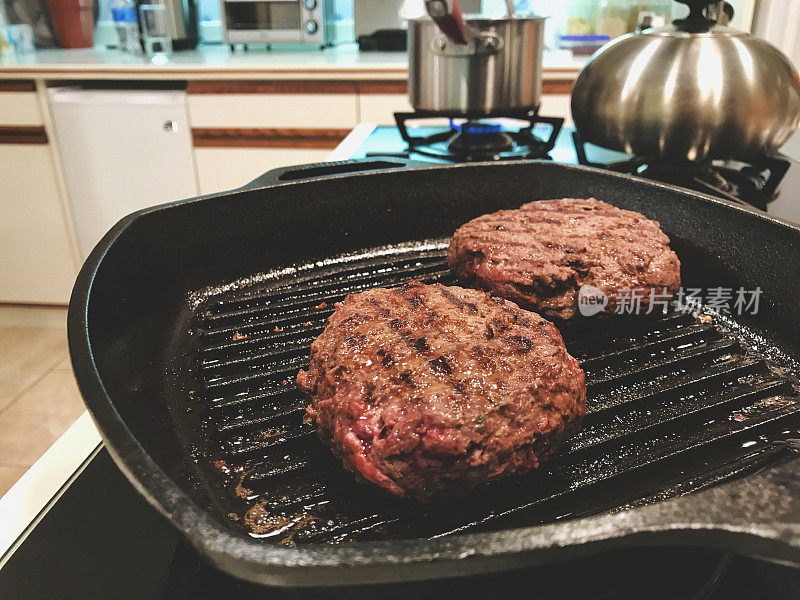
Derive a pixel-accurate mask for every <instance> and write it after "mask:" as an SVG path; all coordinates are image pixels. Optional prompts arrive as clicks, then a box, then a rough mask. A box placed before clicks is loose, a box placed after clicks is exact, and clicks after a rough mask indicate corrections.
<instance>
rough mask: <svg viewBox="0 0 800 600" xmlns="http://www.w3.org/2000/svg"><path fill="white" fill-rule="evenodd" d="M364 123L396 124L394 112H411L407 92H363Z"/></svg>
mask: <svg viewBox="0 0 800 600" xmlns="http://www.w3.org/2000/svg"><path fill="white" fill-rule="evenodd" d="M359 108H360V115H359V116H360V120H361V122H362V123H375V124H376V125H394V124H395V120H394V113H396V112H411V111H413V110H414V109H413V108H411V104H409V102H408V95H407V94H361V95H360V96H359Z"/></svg>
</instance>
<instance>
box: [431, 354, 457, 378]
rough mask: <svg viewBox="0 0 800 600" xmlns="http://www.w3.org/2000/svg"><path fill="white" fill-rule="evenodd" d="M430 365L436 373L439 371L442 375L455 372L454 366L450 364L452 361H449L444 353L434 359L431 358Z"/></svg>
mask: <svg viewBox="0 0 800 600" xmlns="http://www.w3.org/2000/svg"><path fill="white" fill-rule="evenodd" d="M428 366H429V367H430V368H431V370H432V371H433V372H434V373H438V374H440V375H452V374H453V368H452V367H451V366H450V363H449V362H447V358H446V357H445V356H444V355H442V356H440V357H438V358H434V359H433V360H429V361H428Z"/></svg>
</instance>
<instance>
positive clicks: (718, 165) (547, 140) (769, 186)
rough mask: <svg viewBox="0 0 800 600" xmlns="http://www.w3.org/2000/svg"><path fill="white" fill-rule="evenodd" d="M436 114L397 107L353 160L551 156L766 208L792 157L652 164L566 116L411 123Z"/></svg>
mask: <svg viewBox="0 0 800 600" xmlns="http://www.w3.org/2000/svg"><path fill="white" fill-rule="evenodd" d="M437 116H438V117H439V120H440V121H441V120H442V117H441V115H438V114H437V113H430V114H429V113H419V112H416V113H396V115H395V118H396V121H397V126H396V127H393V126H379V127H376V128H375V129H374V130H373V132H372V133H371V134H370V136H369V137H368V138H367V140H366V141H365V142H364V144H363V145H362V147H361V148H360V149H359V151H358V152H357V153H356V154H355V155H354V156H353V158H362V157H379V156H387V157H403V158H411V159H414V160H422V161H431V162H439V163H459V162H475V161H493V160H519V159H545V160H554V161H556V162H562V163H567V164H576V165H577V164H581V165H587V166H593V167H599V168H605V169H609V170H613V171H618V172H621V173H629V174H632V175H637V176H639V177H645V178H647V179H653V180H655V181H660V182H662V183H669V184H672V185H679V186H682V187H686V188H689V189H693V190H695V191H699V192H702V193H705V194H711V195H714V196H718V197H720V198H726V199H728V200H731V201H733V202H737V203H740V204H747V205H750V206H754V207H756V208H758V209H760V210H767V205H768V204H769V203H770V202H772V201H773V200H774V199H775V198H776V197H777V196H778V186H779V184H780V183H781V182H782V180H783V177H784V175H786V173H787V171H788V170H789V168H790V166H791V165H792V163H791V162H790V161H789V160H788V159H786V158H784V157H781V156H774V157H767V158H765V159H764V160H763V161H761V162H760V163H759V164H757V165H751V164H746V163H739V162H734V161H727V162H719V161H715V162H714V163H710V164H704V165H688V164H670V163H663V162H661V163H659V162H648V161H646V160H644V159H642V158H639V157H634V156H631V155H629V154H625V153H622V152H615V151H613V150H607V149H605V148H600V147H599V146H594V145H592V144H587V143H584V142H583V141H582V140H581V139H580V137H579V136H578V135H577V133H576V132H575V130H574V129H573V128H571V127H562V124H563V119H560V118H553V117H543V116H538V115H512V116H510V117H509V116H507V115H506V116H502V117H496V118H489V119H484V120H464V119H462V120H460V121H459V120H449V121H448V120H447V119H446V118H445V122H444V123H436V124H435V125H430V124H427V123H426V124H425V125H416V126H409V121H415V120H421V119H425V120H430V119H431V118H432V117H437Z"/></svg>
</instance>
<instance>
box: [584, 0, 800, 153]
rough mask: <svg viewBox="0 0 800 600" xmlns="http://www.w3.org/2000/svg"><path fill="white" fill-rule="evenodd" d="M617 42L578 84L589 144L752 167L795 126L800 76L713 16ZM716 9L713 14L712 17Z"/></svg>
mask: <svg viewBox="0 0 800 600" xmlns="http://www.w3.org/2000/svg"><path fill="white" fill-rule="evenodd" d="M682 3H683V4H688V5H689V6H690V13H689V16H688V17H686V18H684V19H677V20H675V21H674V22H673V23H672V24H671V25H669V26H666V27H660V28H656V29H648V30H645V31H643V32H641V33H635V34H629V35H625V36H622V37H620V38H617V39H616V40H613V41H612V42H610V43H608V44H606V45H605V46H603V47H602V48H601V49H600V50H598V51H597V52H596V53H595V54H594V56H593V57H592V58H591V59H590V60H589V62H588V63H587V64H586V66H585V67H584V68H583V70H582V71H581V72H580V74H579V75H578V77H577V79H576V81H575V86H574V88H573V91H572V116H573V119H574V121H575V126H576V128H577V129H578V131H579V132H580V134H581V136H582V137H583V138H584V139H585V140H586V141H589V142H592V143H594V144H597V145H599V146H603V147H606V148H611V149H614V150H620V151H623V152H628V153H631V154H636V155H638V156H643V157H645V158H657V159H665V160H672V161H707V160H711V159H730V158H733V159H738V160H743V161H754V160H756V159H758V158H761V157H763V156H765V155H769V154H771V153H773V152H774V151H775V150H777V149H778V148H779V147H780V146H781V145H782V144H783V143H784V142H785V141H786V140H787V139H788V138H789V137H790V136H791V135H792V133H794V131H795V130H796V129H797V127H798V125H800V76H798V73H797V71H796V70H795V68H794V67H793V66H792V64H791V62H790V61H789V59H788V58H787V57H786V56H785V55H784V54H783V53H781V52H780V51H779V50H778V49H777V48H775V47H774V46H772V45H771V44H769V43H768V42H766V41H764V40H762V39H759V38H757V37H755V36H753V35H750V34H748V33H744V32H741V31H737V30H735V29H731V28H728V27H725V26H722V25H719V24H717V23H716V22H715V21H714V20H713V19H711V18H709V17H711V16H713V17H714V18H716V17H717V15H719V14H720V10H719V7H718V6H716V5H714V6H711V7H709V2H707V1H706V0H683V2H682ZM709 8H712V9H714V10H709Z"/></svg>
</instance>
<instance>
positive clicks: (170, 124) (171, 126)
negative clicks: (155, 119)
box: [163, 119, 178, 133]
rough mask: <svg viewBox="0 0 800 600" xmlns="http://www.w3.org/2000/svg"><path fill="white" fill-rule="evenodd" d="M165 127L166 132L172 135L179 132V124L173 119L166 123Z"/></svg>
mask: <svg viewBox="0 0 800 600" xmlns="http://www.w3.org/2000/svg"><path fill="white" fill-rule="evenodd" d="M163 127H164V131H169V132H172V133H174V132H176V131H178V124H177V123H176V122H175V121H173V120H172V119H170V120H168V121H164V125H163Z"/></svg>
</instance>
